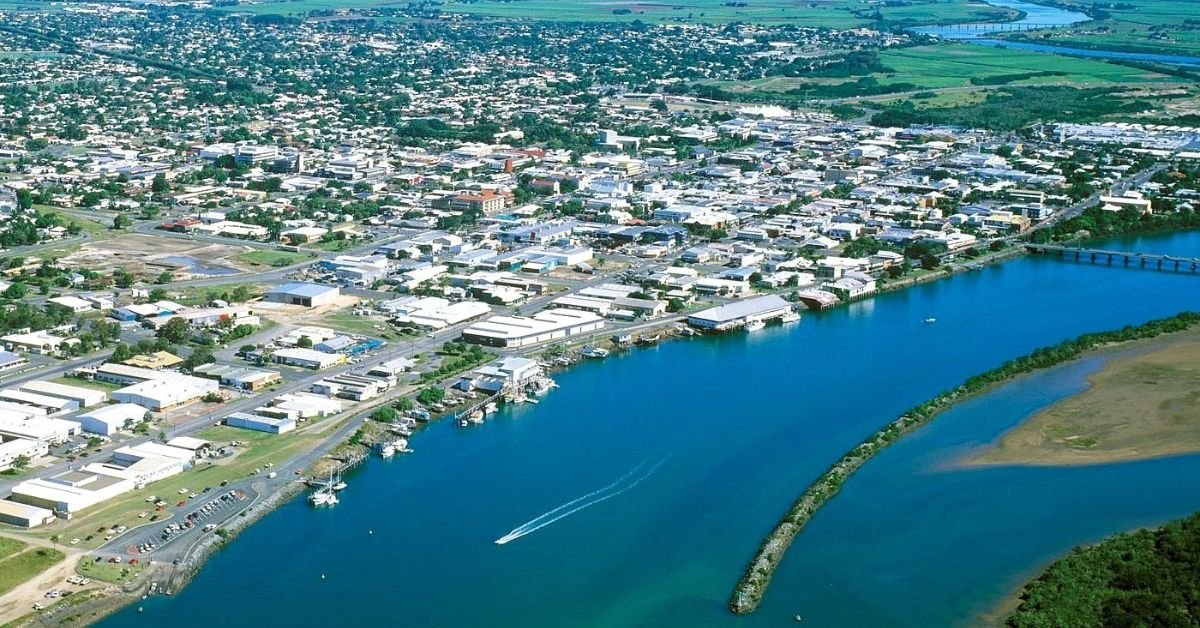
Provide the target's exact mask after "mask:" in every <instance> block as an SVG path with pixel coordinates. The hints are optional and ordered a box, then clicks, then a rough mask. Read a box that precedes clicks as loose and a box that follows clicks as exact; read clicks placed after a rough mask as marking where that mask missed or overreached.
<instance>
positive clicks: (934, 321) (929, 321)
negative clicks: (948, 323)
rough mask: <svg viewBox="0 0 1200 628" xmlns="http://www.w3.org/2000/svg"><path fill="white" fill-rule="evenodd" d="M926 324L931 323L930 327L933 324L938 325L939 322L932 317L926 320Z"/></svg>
mask: <svg viewBox="0 0 1200 628" xmlns="http://www.w3.org/2000/svg"><path fill="white" fill-rule="evenodd" d="M925 322H926V323H929V324H930V325H932V324H933V323H936V322H937V319H936V318H934V317H932V316H930V317H929V318H927V319H925Z"/></svg>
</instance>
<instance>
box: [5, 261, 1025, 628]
mask: <svg viewBox="0 0 1200 628" xmlns="http://www.w3.org/2000/svg"><path fill="white" fill-rule="evenodd" d="M1027 254H1028V252H1027V251H1026V250H1025V247H1024V246H1022V245H1020V244H1013V245H1010V246H1009V247H1007V248H1005V249H1002V250H1001V251H994V252H988V253H986V254H985V255H984V256H983V257H982V258H981V259H977V260H971V261H970V262H969V263H966V264H963V265H962V266H960V267H953V268H951V269H950V270H946V269H944V268H939V269H938V270H935V271H932V272H930V273H928V274H924V275H920V276H918V277H909V278H900V279H897V280H895V281H893V282H890V283H887V284H884V285H882V286H880V287H879V288H878V289H877V290H876V291H875V292H874V293H872V294H870V295H866V296H864V297H861V298H858V299H852V300H845V301H842V300H839V301H838V303H837V305H835V306H833V307H831V308H828V309H827V310H821V311H826V312H827V311H833V310H837V309H840V308H844V307H847V306H849V305H850V304H851V303H858V302H861V301H864V300H867V299H871V298H874V297H877V296H880V295H882V294H886V293H889V292H897V291H900V290H903V289H906V288H910V287H913V286H918V285H922V284H925V283H929V282H933V281H938V280H941V279H946V278H949V277H953V276H954V275H958V274H962V273H967V272H972V271H976V270H980V269H982V268H983V267H986V266H990V265H994V264H1002V263H1004V262H1007V261H1010V260H1013V259H1016V258H1018V257H1022V256H1024V255H1027ZM685 320H686V313H678V314H673V315H670V316H667V317H664V318H663V319H660V320H657V321H648V322H647V324H646V325H645V326H637V327H635V328H632V329H633V330H634V332H635V333H638V334H647V333H659V332H667V333H662V335H661V338H660V339H659V340H658V341H657V342H656V343H654V344H653V345H634V346H631V347H626V348H623V349H622V350H626V351H632V350H636V349H639V348H648V347H653V346H658V345H660V344H662V343H665V342H668V341H677V340H684V339H691V338H699V337H704V334H698V335H696V336H684V335H681V334H676V333H670V332H671V331H672V330H673V329H674V328H675V327H676V326H677V325H679V324H681V323H682V324H686V323H684V321H685ZM603 343H608V344H612V343H611V342H610V341H609V340H608V339H605V340H604V341H603ZM586 344H589V341H588V340H585V339H579V340H577V341H575V342H567V343H562V344H560V345H558V346H559V347H562V349H563V350H564V351H572V350H576V349H578V348H580V347H582V346H584V345H586ZM595 344H597V345H600V344H602V343H601V342H597V343H595ZM550 346H553V345H548V346H541V347H535V348H533V349H532V350H530V351H527V352H517V354H520V355H527V356H530V357H537V356H538V355H539V354H540V353H541V352H544V351H545V350H547V349H548V348H550ZM588 361H589V360H578V361H575V362H572V363H571V364H569V365H565V366H554V367H551V369H550V370H551V371H552V372H556V373H557V372H563V371H566V370H568V369H570V368H573V367H575V366H577V365H578V364H580V363H583V362H588ZM599 361H600V362H603V360H599ZM448 379H453V377H450V378H447V380H448ZM447 380H442V381H447ZM425 385H430V384H428V383H427V384H425ZM420 387H421V386H417V388H416V389H419V388H420ZM410 392H411V391H410ZM374 405H378V404H366V405H364V407H363V408H361V409H358V410H356V412H355V415H354V416H355V417H364V420H363V423H364V424H366V423H369V422H370V419H369V418H365V417H367V416H368V414H369V411H370V409H371V408H370V407H368V406H372V407H373V406H374ZM452 414H453V413H452V412H451V413H446V414H443V415H441V416H438V417H437V418H435V419H434V420H433V421H430V422H429V423H426V424H425V426H428V425H429V424H432V423H433V422H434V421H440V420H443V419H445V418H446V417H448V416H451V415H452ZM350 420H354V417H351V419H350ZM422 429H424V428H422ZM417 433H419V430H418V432H415V433H414V434H413V435H414V436H416V434H417ZM352 438H353V433H351V435H350V436H348V437H347V438H346V439H344V440H340V441H336V442H333V441H331V442H330V443H327V446H328V451H327V453H326V456H328V455H329V454H330V453H332V452H334V451H338V450H340V449H343V448H345V447H347V446H350V445H351V443H350V441H351V439H352ZM355 447H356V448H357V447H362V446H361V445H358V446H355ZM303 490H304V485H303V483H301V482H291V483H289V484H287V485H285V486H283V487H280V488H279V489H276V490H275V491H274V492H272V493H270V494H268V495H266V496H260V499H259V500H258V501H256V502H254V503H253V504H251V505H249V506H247V507H246V509H245V510H243V511H242V512H244V513H250V512H251V511H252V510H253V514H247V515H245V516H242V515H235V516H234V517H233V518H232V519H231V520H230V521H231V523H229V524H227V525H225V526H222V527H224V528H225V529H227V530H228V532H229V534H228V536H227V537H226V538H224V539H222V538H221V537H218V536H215V535H214V536H210V537H205V538H204V539H202V540H201V541H198V542H197V544H196V545H194V546H193V547H192V548H190V549H189V550H188V553H187V555H186V557H185V558H183V559H182V560H181V561H180V564H179V565H159V564H157V563H156V564H154V565H153V566H152V568H150V569H147V570H146V571H145V572H143V573H142V575H141V576H140V577H138V578H137V579H135V580H133V581H131V582H129V583H126V584H125V585H123V586H122V585H116V584H111V583H104V584H105V585H106V587H105V588H104V589H101V590H98V592H97V596H96V597H95V598H94V599H89V600H88V601H87V602H85V603H84V605H82V606H84V609H85V610H84V612H83V613H80V615H83V614H86V615H87V621H88V623H94V622H97V621H99V620H101V619H103V618H105V617H107V616H109V615H112V614H115V613H117V612H118V611H121V610H123V609H124V608H125V607H127V606H130V605H132V604H134V603H136V602H138V601H140V600H141V599H143V596H144V595H147V594H148V587H149V583H150V582H153V581H162V582H164V583H166V584H170V585H171V586H160V587H159V593H158V594H160V595H161V594H162V593H161V592H162V591H164V590H169V591H171V594H172V595H175V594H178V592H179V591H181V590H182V589H183V588H184V587H186V586H187V585H188V584H189V583H190V582H191V580H192V579H193V578H194V577H195V576H196V575H197V574H198V573H199V571H200V569H202V568H203V567H204V564H205V563H206V562H207V561H208V559H209V557H211V556H212V555H213V554H215V553H216V552H217V551H219V550H220V549H221V548H222V547H223V546H225V545H226V544H227V543H229V542H231V541H233V540H234V539H235V538H236V537H237V536H239V535H240V534H241V533H242V532H243V531H245V529H247V528H248V527H249V526H250V525H252V524H253V523H255V522H257V521H258V520H260V519H262V518H263V517H265V516H266V515H268V514H270V513H271V512H274V510H275V509H276V508H278V507H279V506H281V505H283V504H284V503H286V502H287V501H289V500H291V499H293V498H295V496H296V495H298V494H300V493H302V492H303ZM153 567H161V568H160V569H155V568H153ZM152 576H154V577H152ZM57 606H58V605H57V604H56V605H53V606H50V607H48V608H47V609H46V611H42V612H36V611H35V612H34V613H31V614H30V615H27V616H26V617H24V618H18V619H17V620H15V621H14V622H13V624H14V625H20V626H33V625H45V622H43V621H42V619H43V618H45V619H48V620H49V619H53V618H54V617H55V616H57V615H58V614H59V613H58V612H56V611H55V610H54V609H55V608H56V607H57ZM73 617H75V615H73ZM51 623H54V624H58V623H59V622H57V621H53V622H51Z"/></svg>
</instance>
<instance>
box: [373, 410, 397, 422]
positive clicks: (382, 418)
mask: <svg viewBox="0 0 1200 628" xmlns="http://www.w3.org/2000/svg"><path fill="white" fill-rule="evenodd" d="M371 420H373V421H379V422H380V423H393V422H395V421H396V411H395V410H394V409H392V408H390V407H388V406H382V407H379V408H376V409H375V411H374V412H372V413H371Z"/></svg>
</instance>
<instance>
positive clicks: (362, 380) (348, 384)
mask: <svg viewBox="0 0 1200 628" xmlns="http://www.w3.org/2000/svg"><path fill="white" fill-rule="evenodd" d="M390 387H391V386H390V384H388V383H387V382H386V381H385V380H380V379H375V378H373V377H362V376H359V375H349V374H346V375H338V376H337V377H330V378H327V379H323V380H321V381H319V382H317V383H315V384H313V385H312V389H311V390H312V391H313V392H315V393H317V394H318V395H325V396H327V397H342V398H344V399H350V400H353V401H366V400H367V399H371V398H372V397H376V396H378V395H379V393H380V391H382V390H384V389H386V388H390Z"/></svg>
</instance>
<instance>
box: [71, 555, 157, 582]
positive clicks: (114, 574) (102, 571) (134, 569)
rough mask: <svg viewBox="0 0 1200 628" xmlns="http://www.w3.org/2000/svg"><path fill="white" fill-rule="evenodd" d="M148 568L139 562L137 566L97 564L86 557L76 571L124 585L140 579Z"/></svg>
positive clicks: (89, 576) (108, 563)
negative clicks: (143, 571) (139, 576)
mask: <svg viewBox="0 0 1200 628" xmlns="http://www.w3.org/2000/svg"><path fill="white" fill-rule="evenodd" d="M145 568H146V563H143V562H141V561H138V564H136V565H130V564H128V563H110V562H105V561H101V562H96V561H95V560H94V559H92V558H91V557H86V556H85V557H84V558H83V559H82V560H80V561H79V565H77V566H76V567H75V571H76V572H77V573H78V574H79V575H81V576H86V577H88V578H94V579H96V580H102V581H104V582H111V583H113V584H122V583H125V582H129V581H130V580H133V579H134V578H136V577H138V575H140V574H141V573H142V570H143V569H145Z"/></svg>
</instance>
